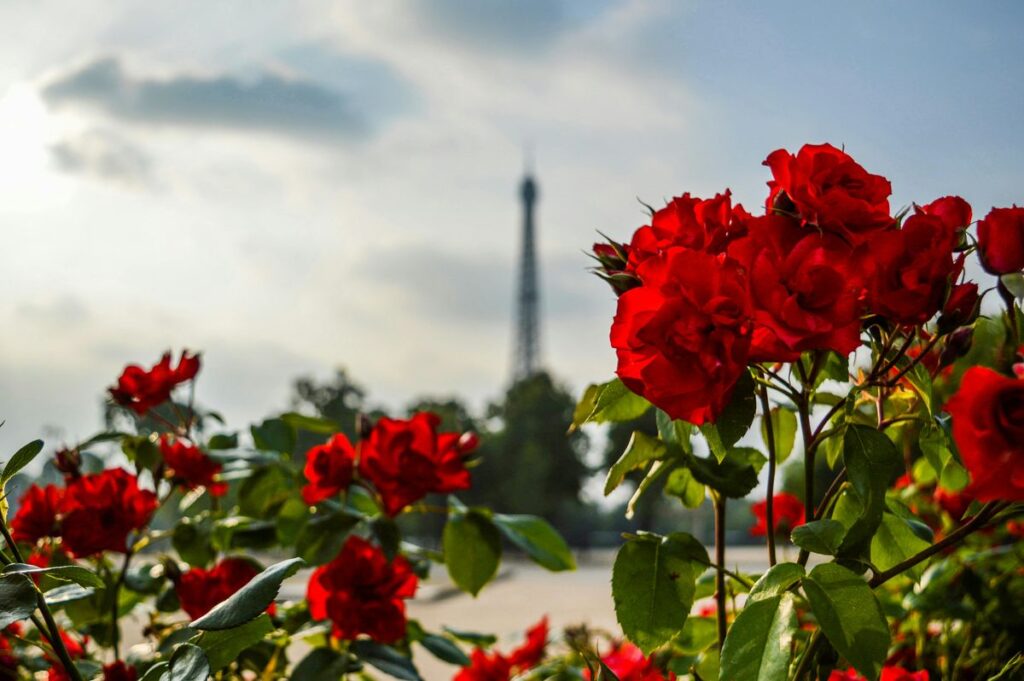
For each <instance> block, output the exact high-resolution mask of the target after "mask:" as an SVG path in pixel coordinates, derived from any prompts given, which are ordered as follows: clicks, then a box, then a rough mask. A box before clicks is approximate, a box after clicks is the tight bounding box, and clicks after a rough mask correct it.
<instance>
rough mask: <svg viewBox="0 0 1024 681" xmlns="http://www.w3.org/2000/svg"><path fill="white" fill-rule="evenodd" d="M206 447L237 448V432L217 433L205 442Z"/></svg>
mask: <svg viewBox="0 0 1024 681" xmlns="http://www.w3.org/2000/svg"><path fill="white" fill-rule="evenodd" d="M206 448H207V449H237V448H238V433H230V434H229V433H217V434H216V435H214V436H212V437H211V438H210V439H209V441H208V442H207V443H206Z"/></svg>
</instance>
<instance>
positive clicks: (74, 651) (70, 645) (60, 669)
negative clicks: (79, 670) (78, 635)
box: [43, 630, 89, 681]
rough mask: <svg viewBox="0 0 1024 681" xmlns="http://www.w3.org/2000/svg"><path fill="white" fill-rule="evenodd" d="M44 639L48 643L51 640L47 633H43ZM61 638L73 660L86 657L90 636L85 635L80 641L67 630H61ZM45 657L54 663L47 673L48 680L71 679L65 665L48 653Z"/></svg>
mask: <svg viewBox="0 0 1024 681" xmlns="http://www.w3.org/2000/svg"><path fill="white" fill-rule="evenodd" d="M43 639H44V640H46V642H47V643H49V642H50V639H49V638H48V637H47V636H46V635H45V634H43ZM60 640H61V641H63V642H64V647H65V648H66V649H67V651H68V656H69V657H71V659H72V660H77V659H80V658H82V657H85V646H86V644H87V643H88V642H89V638H88V637H83V638H82V640H81V641H79V640H77V639H75V638H74V637H72V636H71V635H70V634H68V633H67V632H66V631H63V630H61V632H60ZM45 657H46V660H47V661H48V662H49V663H50V664H51V665H52V666H51V667H50V669H49V671H47V673H46V681H71V676H70V675H69V674H68V673H67V672H66V671H64V665H62V664H61V663H60V662H58V661H57V660H55V659H54V658H53V657H52V656H50V655H46V656H45Z"/></svg>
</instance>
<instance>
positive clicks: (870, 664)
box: [803, 563, 889, 679]
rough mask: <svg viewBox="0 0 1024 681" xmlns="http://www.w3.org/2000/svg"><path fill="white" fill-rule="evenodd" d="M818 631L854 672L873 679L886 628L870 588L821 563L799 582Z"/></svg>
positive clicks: (851, 575) (885, 645) (841, 569)
mask: <svg viewBox="0 0 1024 681" xmlns="http://www.w3.org/2000/svg"><path fill="white" fill-rule="evenodd" d="M803 587H804V592H805V593H806V594H807V600H808V602H809V603H810V604H811V611H812V612H814V616H815V617H816V618H817V620H818V624H819V625H820V626H821V630H822V631H823V632H824V633H825V636H827V637H828V640H829V642H830V643H831V644H832V645H833V646H835V649H836V650H838V651H839V654H840V655H842V656H843V657H845V658H846V659H847V660H849V661H850V663H851V664H852V665H853V666H854V668H855V669H856V670H857V671H859V672H860V673H861V674H863V675H864V676H866V677H867V678H869V679H877V678H878V675H879V673H880V672H881V669H882V663H883V662H884V661H885V658H886V656H887V654H888V650H889V625H888V623H887V622H886V621H885V615H883V614H882V607H881V605H879V603H878V599H877V598H875V594H874V593H873V592H872V591H871V587H869V586H868V584H867V582H865V581H864V579H863V578H861V577H860V576H859V575H857V574H855V573H853V572H851V571H850V570H847V569H846V568H844V567H842V566H840V565H837V564H835V563H824V564H822V565H819V566H817V567H815V568H814V569H813V570H811V572H810V574H809V575H807V577H805V578H804V580H803Z"/></svg>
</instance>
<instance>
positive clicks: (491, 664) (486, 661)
mask: <svg viewBox="0 0 1024 681" xmlns="http://www.w3.org/2000/svg"><path fill="white" fill-rule="evenodd" d="M511 678H512V665H511V663H510V662H509V661H508V658H507V657H505V656H504V655H502V654H501V653H499V652H497V651H494V652H491V653H488V652H487V651H486V650H482V649H481V648H477V649H476V650H474V651H473V652H472V653H470V655H469V665H468V666H466V667H463V668H462V669H460V670H459V672H458V673H457V674H456V675H455V676H454V677H452V681H509V679H511Z"/></svg>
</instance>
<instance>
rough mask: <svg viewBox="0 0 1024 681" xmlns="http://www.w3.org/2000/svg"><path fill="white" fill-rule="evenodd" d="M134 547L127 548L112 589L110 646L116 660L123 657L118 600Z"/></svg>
mask: <svg viewBox="0 0 1024 681" xmlns="http://www.w3.org/2000/svg"><path fill="white" fill-rule="evenodd" d="M133 548H134V547H132V548H129V549H127V550H126V551H125V552H124V562H123V563H122V564H121V572H120V574H119V575H118V576H117V581H115V582H114V588H113V589H112V590H111V591H112V594H111V601H112V603H111V606H110V641H111V644H110V647H111V648H113V649H114V661H115V662H116V661H118V660H120V659H121V651H120V647H121V627H120V625H119V624H118V621H117V615H118V601H119V600H120V598H119V597H120V595H121V587H122V586H123V585H124V580H125V578H126V577H127V575H128V565H129V564H130V563H131V560H132V550H133Z"/></svg>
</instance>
